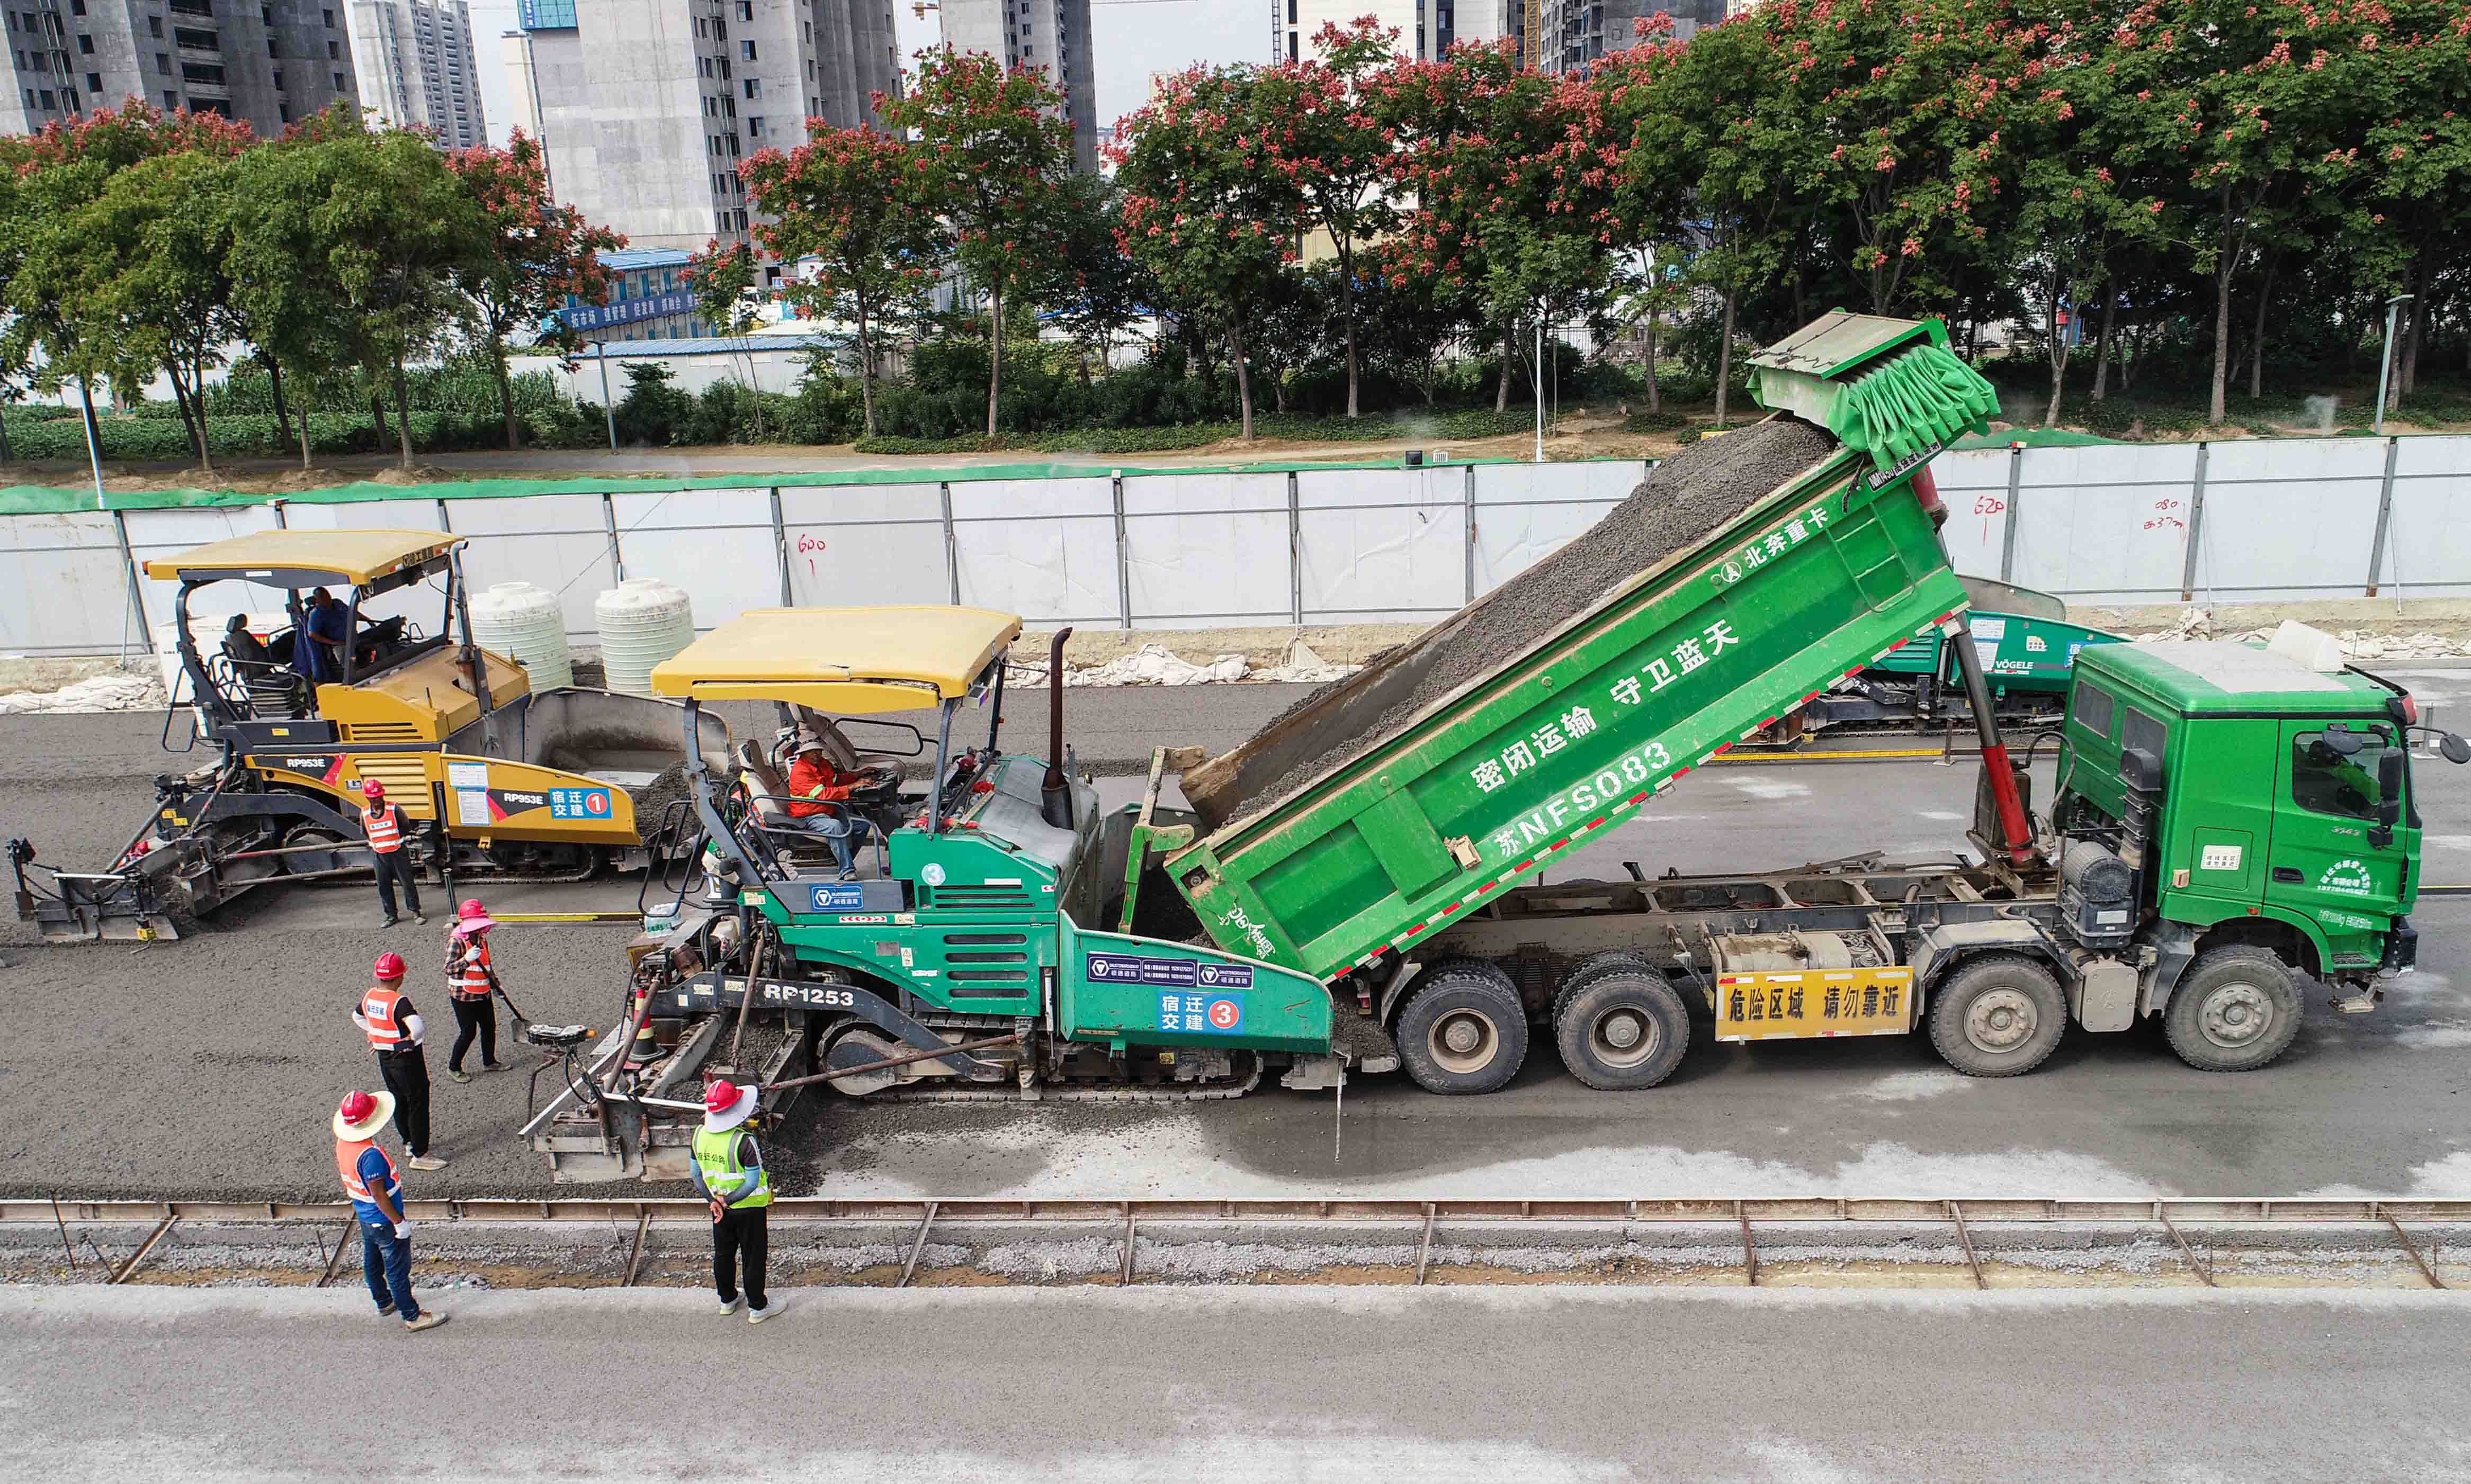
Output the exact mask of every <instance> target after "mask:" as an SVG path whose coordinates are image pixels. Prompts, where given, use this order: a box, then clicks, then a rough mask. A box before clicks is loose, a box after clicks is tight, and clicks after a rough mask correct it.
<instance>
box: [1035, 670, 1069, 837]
mask: <svg viewBox="0 0 2471 1484" xmlns="http://www.w3.org/2000/svg"><path fill="white" fill-rule="evenodd" d="M1071 637H1072V630H1071V629H1070V628H1059V629H1057V630H1056V631H1055V638H1054V640H1053V642H1051V643H1050V644H1049V645H1048V646H1047V776H1046V777H1045V778H1043V779H1041V780H1040V781H1039V786H1038V809H1039V813H1041V814H1043V815H1044V816H1046V819H1047V823H1048V824H1051V825H1053V826H1055V828H1057V829H1059V830H1070V829H1071V828H1072V784H1071V778H1070V777H1069V776H1068V775H1067V774H1066V773H1065V771H1064V641H1065V640H1067V639H1070V638H1071Z"/></svg>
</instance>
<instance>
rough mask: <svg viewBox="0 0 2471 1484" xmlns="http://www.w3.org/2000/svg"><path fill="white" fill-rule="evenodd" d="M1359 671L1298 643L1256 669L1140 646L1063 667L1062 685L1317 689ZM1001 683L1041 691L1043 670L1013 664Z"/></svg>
mask: <svg viewBox="0 0 2471 1484" xmlns="http://www.w3.org/2000/svg"><path fill="white" fill-rule="evenodd" d="M1363 668H1364V667H1362V666H1360V665H1333V664H1330V662H1329V661H1327V660H1325V659H1323V658H1322V657H1321V656H1320V655H1319V654H1316V653H1314V652H1313V648H1312V646H1310V645H1308V644H1306V643H1305V642H1304V641H1303V640H1301V639H1298V640H1296V641H1294V642H1293V643H1291V644H1289V645H1288V646H1287V648H1286V650H1285V652H1284V653H1283V654H1282V655H1281V656H1280V661H1279V663H1278V664H1276V665H1272V666H1267V667H1264V668H1262V669H1259V670H1256V669H1254V668H1253V666H1252V664H1251V663H1250V662H1249V661H1247V660H1246V659H1245V658H1244V656H1242V655H1241V654H1220V655H1214V656H1212V659H1211V661H1210V663H1209V664H1207V665H1196V664H1193V663H1192V662H1191V661H1189V660H1187V659H1184V658H1182V657H1180V656H1178V655H1177V654H1176V653H1175V652H1174V651H1172V650H1170V649H1168V648H1166V647H1165V645H1157V644H1145V645H1143V646H1141V648H1140V649H1138V650H1136V651H1135V652H1133V653H1131V654H1125V655H1119V656H1118V657H1117V658H1115V659H1112V660H1109V661H1108V662H1107V663H1106V664H1104V665H1094V666H1091V667H1089V668H1088V669H1085V670H1074V669H1072V668H1071V667H1070V666H1067V667H1066V668H1065V671H1064V683H1065V684H1066V685H1067V686H1071V687H1082V686H1110V687H1114V686H1135V685H1231V684H1234V683H1235V682H1236V681H1239V680H1259V681H1269V682H1283V683H1289V684H1296V683H1301V684H1306V685H1319V684H1323V683H1325V682H1328V681H1331V680H1336V679H1338V678H1340V677H1341V676H1345V675H1352V674H1353V673H1355V672H1356V671H1358V670H1361V669H1363ZM1004 684H1005V685H1006V686H1009V687H1013V688H1016V689H1017V688H1021V687H1031V688H1036V687H1042V686H1045V685H1046V684H1047V667H1046V666H1045V665H1040V664H1022V663H1015V664H1012V665H1010V666H1008V667H1007V668H1006V669H1005V671H1004Z"/></svg>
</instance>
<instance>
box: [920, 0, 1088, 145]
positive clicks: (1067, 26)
mask: <svg viewBox="0 0 2471 1484" xmlns="http://www.w3.org/2000/svg"><path fill="white" fill-rule="evenodd" d="M937 14H938V17H939V18H940V20H941V21H942V23H943V28H944V44H945V45H946V46H949V47H951V48H952V49H953V51H956V52H984V53H986V54H987V55H988V56H989V57H996V58H1000V59H1002V60H1003V64H1004V65H1005V66H1007V67H1037V68H1041V69H1043V70H1044V71H1045V72H1046V73H1047V77H1048V78H1049V79H1050V80H1051V81H1053V82H1055V84H1056V85H1057V86H1058V87H1061V88H1062V89H1063V90H1064V117H1065V120H1066V121H1067V122H1068V123H1070V124H1071V126H1072V168H1073V169H1075V170H1079V171H1083V172H1088V171H1093V170H1095V169H1097V168H1098V80H1097V69H1096V62H1095V56H1094V50H1093V47H1092V44H1091V36H1090V0H943V4H942V7H941V8H940V10H939V11H938V12H937Z"/></svg>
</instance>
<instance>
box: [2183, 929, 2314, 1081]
mask: <svg viewBox="0 0 2471 1484" xmlns="http://www.w3.org/2000/svg"><path fill="white" fill-rule="evenodd" d="M2299 1020H2300V1001H2299V986H2298V984H2297V983H2296V982H2294V977H2293V975H2292V972H2291V966H2290V965H2289V964H2286V963H2284V962H2283V961H2282V960H2281V959H2280V958H2278V957H2276V956H2274V954H2273V952H2272V950H2271V949H2264V948H2258V947H2256V946H2255V945H2254V944H2249V943H2234V944H2231V945H2229V946H2227V947H2224V948H2217V949H2213V950H2211V951H2209V952H2207V953H2204V954H2199V955H2198V957H2197V961H2196V962H2195V963H2192V964H2190V965H2189V966H2188V972H2187V973H2186V974H2184V975H2182V976H2181V977H2180V978H2179V986H2178V988H2177V989H2176V990H2174V991H2172V994H2171V1004H2170V1007H2169V1008H2168V1009H2166V1010H2164V1011H2163V1012H2162V1030H2163V1033H2164V1034H2165V1035H2167V1036H2169V1037H2170V1038H2171V1049H2172V1050H2174V1051H2176V1052H2177V1053H2178V1056H2179V1059H2180V1060H2181V1061H2183V1062H2186V1063H2187V1064H2188V1065H2189V1066H2191V1067H2194V1068H2196V1069H2197V1070H2198V1071H2199V1072H2254V1071H2256V1070H2257V1069H2258V1068H2259V1067H2263V1066H2266V1065H2268V1064H2269V1063H2271V1062H2272V1061H2273V1060H2274V1059H2275V1058H2276V1057H2278V1056H2280V1055H2281V1054H2282V1053H2283V1052H2285V1051H2287V1050H2289V1049H2290V1048H2291V1041H2292V1038H2293V1037H2294V1036H2296V1035H2298V1034H2299Z"/></svg>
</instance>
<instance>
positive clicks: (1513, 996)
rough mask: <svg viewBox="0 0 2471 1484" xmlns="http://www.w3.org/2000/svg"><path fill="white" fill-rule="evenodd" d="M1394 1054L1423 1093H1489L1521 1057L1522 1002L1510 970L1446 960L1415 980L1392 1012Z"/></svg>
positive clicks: (1523, 1047)
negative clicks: (1395, 1020)
mask: <svg viewBox="0 0 2471 1484" xmlns="http://www.w3.org/2000/svg"><path fill="white" fill-rule="evenodd" d="M1398 1042H1399V1059H1400V1061H1402V1062H1404V1063H1405V1064H1406V1067H1407V1075H1409V1076H1411V1077H1413V1078H1415V1079H1416V1085H1417V1086H1418V1087H1421V1088H1423V1089H1424V1091H1425V1092H1427V1093H1445V1094H1460V1093H1490V1092H1492V1091H1493V1090H1494V1089H1495V1088H1497V1087H1500V1086H1501V1085H1502V1084H1503V1083H1505V1082H1508V1081H1509V1080H1510V1079H1511V1078H1512V1077H1515V1076H1517V1075H1518V1068H1519V1064H1520V1063H1522V1062H1524V1061H1526V1060H1527V1007H1526V1006H1525V1005H1524V1004H1521V1003H1520V1002H1519V1000H1518V986H1517V985H1515V984H1513V983H1512V982H1511V981H1510V976H1509V975H1507V974H1504V973H1502V972H1501V971H1500V970H1499V969H1497V968H1494V966H1493V965H1492V964H1489V963H1486V962H1484V961H1482V960H1481V959H1474V958H1452V959H1447V960H1446V961H1444V962H1442V963H1439V964H1435V965H1434V966H1433V967H1432V968H1430V969H1427V970H1425V971H1424V977H1423V978H1420V979H1418V980H1417V982H1416V990H1415V993H1414V994H1412V995H1409V996H1408V997H1407V1006H1406V1008H1405V1009H1403V1010H1400V1012H1399V1031H1398Z"/></svg>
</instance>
